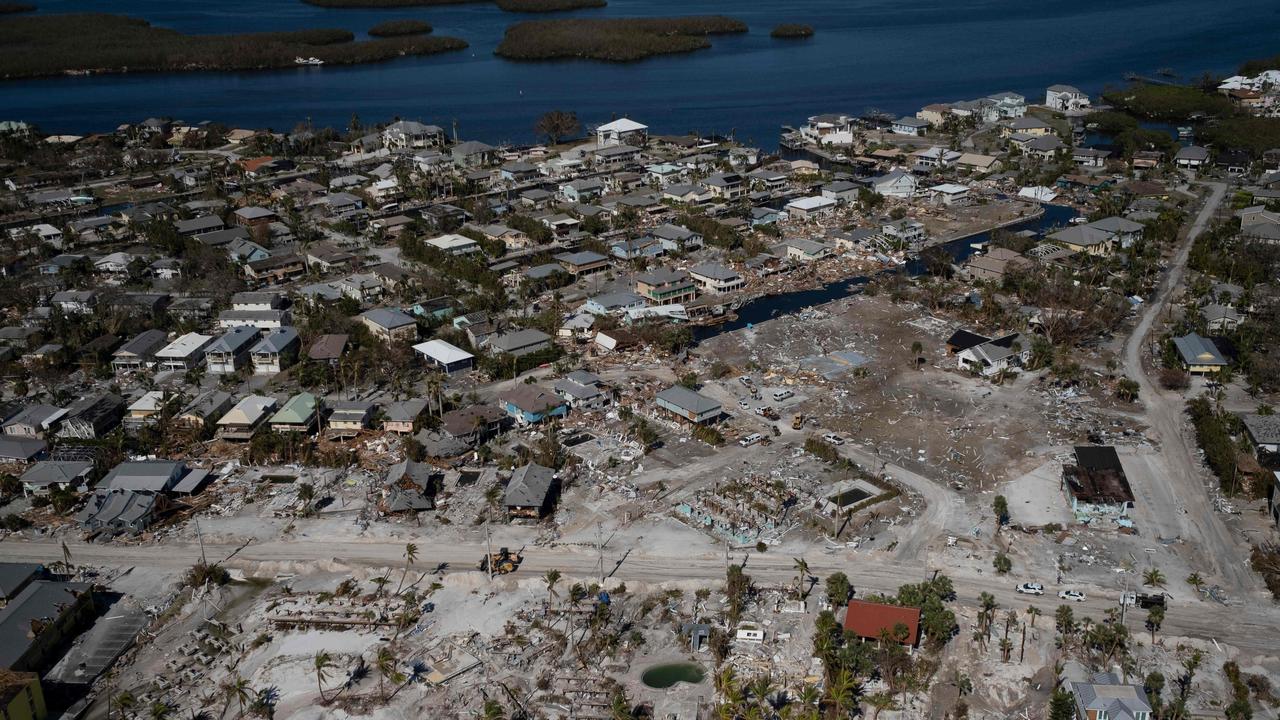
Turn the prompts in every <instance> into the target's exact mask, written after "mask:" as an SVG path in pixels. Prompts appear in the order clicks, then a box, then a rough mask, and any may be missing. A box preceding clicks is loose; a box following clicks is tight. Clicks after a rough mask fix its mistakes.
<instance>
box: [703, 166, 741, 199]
mask: <svg viewBox="0 0 1280 720" xmlns="http://www.w3.org/2000/svg"><path fill="white" fill-rule="evenodd" d="M702 185H703V186H704V187H706V188H707V190H708V191H710V192H711V195H712V196H713V197H715V198H717V199H720V200H737V199H738V198H740V197H743V196H744V195H746V194H747V191H748V189H749V188H748V187H747V183H746V181H745V180H744V179H743V177H742V176H741V175H739V174H738V173H724V172H718V173H714V174H712V175H709V176H707V177H706V178H705V179H704V180H703V181H702Z"/></svg>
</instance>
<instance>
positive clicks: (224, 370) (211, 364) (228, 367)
mask: <svg viewBox="0 0 1280 720" xmlns="http://www.w3.org/2000/svg"><path fill="white" fill-rule="evenodd" d="M257 338H258V329H257V328H255V327H244V326H241V327H234V328H231V329H230V330H228V331H226V332H225V333H223V334H222V335H221V336H220V337H218V338H216V339H214V341H213V342H211V343H209V345H208V346H207V347H205V349H204V359H205V364H206V367H207V368H208V370H209V374H211V375H232V374H235V373H236V372H237V371H239V370H240V368H242V367H244V366H245V364H246V363H247V362H248V360H249V347H250V346H251V345H252V343H253V342H254V341H255V340H257Z"/></svg>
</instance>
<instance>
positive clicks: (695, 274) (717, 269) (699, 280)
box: [689, 262, 746, 293]
mask: <svg viewBox="0 0 1280 720" xmlns="http://www.w3.org/2000/svg"><path fill="white" fill-rule="evenodd" d="M689 278H690V279H691V280H692V281H693V283H694V284H695V285H697V286H698V289H700V290H702V291H703V292H709V293H726V292H733V291H734V290H741V289H742V288H743V286H745V285H746V280H745V279H744V278H743V277H742V276H741V275H739V274H738V272H737V271H736V270H732V269H730V268H727V267H725V266H724V265H721V264H719V263H713V262H707V263H700V264H698V265H694V266H693V267H691V268H689Z"/></svg>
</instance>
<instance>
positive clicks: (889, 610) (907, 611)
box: [844, 600, 920, 647]
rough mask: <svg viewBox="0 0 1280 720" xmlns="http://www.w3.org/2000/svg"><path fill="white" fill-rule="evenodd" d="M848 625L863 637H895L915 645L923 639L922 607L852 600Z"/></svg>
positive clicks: (848, 629) (876, 639) (846, 616)
mask: <svg viewBox="0 0 1280 720" xmlns="http://www.w3.org/2000/svg"><path fill="white" fill-rule="evenodd" d="M844 629H845V632H846V633H850V632H851V633H853V634H854V635H856V636H858V637H859V638H861V639H863V640H871V641H874V642H879V641H881V640H882V639H888V640H893V641H895V642H898V643H901V644H902V645H906V646H907V647H915V646H916V645H917V644H919V642H920V608H914V607H902V606H899V605H888V604H886V603H877V602H868V601H866V600H850V601H849V604H848V605H847V606H846V607H845V611H844Z"/></svg>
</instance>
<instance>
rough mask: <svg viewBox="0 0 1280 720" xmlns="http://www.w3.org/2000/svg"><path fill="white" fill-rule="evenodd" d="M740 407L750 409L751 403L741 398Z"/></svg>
mask: <svg viewBox="0 0 1280 720" xmlns="http://www.w3.org/2000/svg"><path fill="white" fill-rule="evenodd" d="M738 407H740V408H742V409H743V410H750V409H751V404H750V403H748V402H747V401H746V400H739V401H738Z"/></svg>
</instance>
